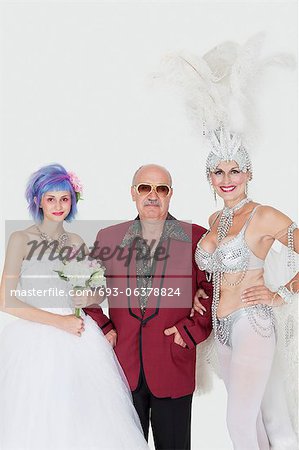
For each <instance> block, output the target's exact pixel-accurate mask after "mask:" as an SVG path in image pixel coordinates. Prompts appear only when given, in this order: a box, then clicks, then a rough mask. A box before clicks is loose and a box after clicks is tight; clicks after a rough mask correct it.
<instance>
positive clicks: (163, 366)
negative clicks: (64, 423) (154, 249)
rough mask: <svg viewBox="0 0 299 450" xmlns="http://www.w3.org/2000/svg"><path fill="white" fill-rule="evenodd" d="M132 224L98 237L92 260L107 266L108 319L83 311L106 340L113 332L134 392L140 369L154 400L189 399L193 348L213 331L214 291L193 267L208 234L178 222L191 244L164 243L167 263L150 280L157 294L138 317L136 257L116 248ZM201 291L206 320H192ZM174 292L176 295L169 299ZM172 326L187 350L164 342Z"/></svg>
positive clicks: (160, 264)
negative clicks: (198, 247)
mask: <svg viewBox="0 0 299 450" xmlns="http://www.w3.org/2000/svg"><path fill="white" fill-rule="evenodd" d="M174 220H175V219H174ZM131 223H132V222H125V223H121V224H119V225H114V226H111V227H108V228H106V229H103V230H101V231H99V233H98V235H97V240H96V246H97V248H98V252H96V253H94V254H93V256H95V257H100V259H102V261H103V263H104V265H105V266H106V277H107V287H109V288H111V289H114V294H115V295H113V294H112V295H111V296H110V297H109V316H110V319H109V318H108V317H107V316H105V315H104V313H103V311H102V309H101V308H100V307H97V308H86V309H85V312H86V313H87V314H89V315H90V316H91V317H92V318H93V319H94V320H95V321H96V322H97V324H98V325H99V326H100V327H101V329H102V330H103V332H104V333H105V334H106V333H107V332H108V331H110V330H111V329H113V328H114V329H116V331H117V344H116V346H115V353H116V355H117V357H118V360H119V362H120V364H121V366H122V368H123V370H124V372H125V375H126V377H127V379H128V382H129V384H130V388H131V390H132V391H134V390H135V389H136V388H137V386H138V380H139V374H140V369H141V365H142V366H143V370H144V374H145V378H146V381H147V384H148V387H149V389H150V391H151V392H152V394H153V395H155V396H156V397H172V398H178V397H182V396H184V395H188V394H191V393H192V392H193V391H194V388H195V362H196V344H198V343H200V342H202V341H204V340H205V339H206V338H207V337H208V336H209V334H210V332H211V330H212V324H211V311H210V310H211V300H212V287H211V285H210V283H208V282H207V281H206V277H205V273H204V272H202V271H200V270H199V269H198V268H197V265H196V263H195V261H194V251H195V247H196V243H197V242H198V240H199V239H200V237H201V236H202V234H203V233H204V232H205V231H206V230H205V229H204V228H202V227H200V226H198V225H192V228H191V225H190V224H186V223H184V222H176V223H179V224H180V225H181V227H182V228H183V229H184V231H185V232H186V234H187V235H189V237H190V242H189V243H188V242H184V241H181V240H176V239H172V238H168V240H167V241H165V242H164V243H163V247H164V248H165V250H166V254H167V255H168V257H167V258H161V260H159V261H158V262H157V266H156V271H155V275H154V280H153V288H156V291H155V294H154V292H152V294H151V295H150V296H149V298H148V301H147V308H146V311H145V315H144V317H142V315H141V311H140V306H139V298H138V296H135V295H134V289H135V288H136V287H137V283H136V261H135V260H134V252H133V251H132V247H129V246H128V247H124V248H122V249H120V247H119V245H120V244H121V242H122V241H123V238H124V236H125V235H126V232H127V231H128V229H129V227H130V225H131ZM191 234H192V236H191ZM116 248H118V250H119V252H117V251H116ZM109 251H110V254H109ZM130 251H131V253H129V252H130ZM199 287H202V288H203V289H204V290H205V291H206V293H207V294H208V296H209V298H208V299H206V300H203V299H202V303H203V304H204V305H205V306H206V309H207V313H205V315H204V316H201V315H200V314H198V313H195V316H194V317H193V318H190V317H189V315H190V309H191V307H192V302H193V297H194V294H195V292H196V290H197V289H198V288H199ZM161 288H164V289H165V291H164V293H163V295H159V294H160V292H162V289H161ZM175 289H179V291H177V292H179V293H180V295H171V294H173V290H175ZM116 294H117V295H116ZM130 294H131V295H130ZM165 294H166V295H165ZM174 325H175V326H176V327H177V329H178V331H179V332H180V334H181V336H182V338H183V339H184V341H185V342H186V344H187V348H183V347H181V346H179V345H177V344H175V343H174V335H171V336H165V334H164V330H165V329H166V328H170V327H172V326H174Z"/></svg>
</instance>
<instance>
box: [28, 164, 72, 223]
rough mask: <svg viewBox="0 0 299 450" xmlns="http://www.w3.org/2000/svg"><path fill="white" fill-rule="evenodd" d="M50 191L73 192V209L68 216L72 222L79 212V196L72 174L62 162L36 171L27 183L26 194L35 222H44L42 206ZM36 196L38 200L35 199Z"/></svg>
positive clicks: (67, 218) (68, 220)
mask: <svg viewBox="0 0 299 450" xmlns="http://www.w3.org/2000/svg"><path fill="white" fill-rule="evenodd" d="M49 191H68V192H70V194H71V204H72V205H71V210H70V212H69V214H68V216H67V217H66V219H65V220H66V221H67V222H70V221H71V220H73V219H74V217H75V215H76V213H77V197H76V193H75V191H74V188H73V186H72V184H71V181H70V176H69V175H68V173H67V171H66V170H65V168H64V167H63V166H61V165H60V164H49V165H48V166H44V167H41V168H40V169H39V170H37V171H36V172H34V173H33V174H32V175H31V177H30V178H29V181H28V183H27V187H26V192H25V196H26V199H27V202H28V209H29V212H30V214H31V216H32V217H33V219H34V221H35V222H39V223H40V222H42V220H43V218H44V214H43V210H42V208H40V206H39V205H40V202H41V199H42V196H43V195H44V194H45V193H46V192H49ZM34 198H35V199H36V201H34Z"/></svg>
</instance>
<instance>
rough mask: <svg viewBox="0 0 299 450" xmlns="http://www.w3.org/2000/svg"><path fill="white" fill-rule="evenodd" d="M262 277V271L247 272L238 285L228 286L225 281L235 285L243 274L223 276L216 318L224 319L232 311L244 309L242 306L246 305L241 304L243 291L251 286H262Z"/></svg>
mask: <svg viewBox="0 0 299 450" xmlns="http://www.w3.org/2000/svg"><path fill="white" fill-rule="evenodd" d="M263 275H264V270H263V269H253V270H247V272H246V274H245V276H244V278H243V280H242V281H241V283H240V284H238V285H236V286H229V284H227V283H226V281H225V279H226V280H227V281H228V282H229V283H235V282H236V281H237V280H239V279H240V278H241V277H242V276H243V274H242V272H238V273H233V274H229V273H226V274H224V277H225V279H223V280H222V286H221V292H220V302H219V305H218V308H217V317H219V318H221V317H225V316H227V315H228V314H230V313H232V312H233V311H236V310H238V309H240V308H244V306H246V303H243V302H242V299H241V295H242V292H243V291H244V290H245V289H248V288H250V287H253V286H262V285H263V284H264V276H263Z"/></svg>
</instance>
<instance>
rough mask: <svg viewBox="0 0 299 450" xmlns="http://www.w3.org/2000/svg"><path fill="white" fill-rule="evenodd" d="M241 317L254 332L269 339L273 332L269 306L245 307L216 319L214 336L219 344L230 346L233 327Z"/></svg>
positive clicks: (273, 319) (272, 315) (271, 314)
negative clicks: (245, 319)
mask: <svg viewBox="0 0 299 450" xmlns="http://www.w3.org/2000/svg"><path fill="white" fill-rule="evenodd" d="M243 316H247V317H248V320H249V322H250V324H251V326H252V328H253V329H254V331H255V332H256V333H258V334H259V335H260V336H262V337H264V338H269V337H270V336H272V333H273V332H274V331H275V318H274V314H273V309H272V307H271V306H268V305H252V306H247V307H245V308H240V309H238V310H237V311H233V312H232V313H231V314H228V315H227V316H225V317H221V318H218V317H217V319H216V330H215V335H216V337H217V339H218V340H219V342H220V343H221V344H223V345H228V346H229V347H231V346H232V340H231V339H232V329H233V326H234V324H235V323H236V322H237V321H238V320H239V319H240V318H241V317H243Z"/></svg>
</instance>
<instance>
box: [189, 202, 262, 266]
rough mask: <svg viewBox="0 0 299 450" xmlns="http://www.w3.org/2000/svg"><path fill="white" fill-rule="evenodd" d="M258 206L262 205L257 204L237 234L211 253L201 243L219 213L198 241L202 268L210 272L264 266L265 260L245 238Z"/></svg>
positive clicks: (199, 262)
mask: <svg viewBox="0 0 299 450" xmlns="http://www.w3.org/2000/svg"><path fill="white" fill-rule="evenodd" d="M258 206H260V205H257V206H256V207H255V208H254V209H253V210H252V212H251V214H250V216H249V218H248V219H247V221H246V222H245V224H244V226H243V227H242V229H241V231H240V232H239V233H238V234H237V235H236V236H234V237H233V238H232V239H230V240H228V241H224V242H222V243H220V244H219V245H218V247H217V248H216V249H215V250H214V252H213V253H209V252H207V251H206V250H204V249H203V248H202V247H201V245H200V243H201V241H202V239H203V238H204V237H205V236H206V235H207V234H208V233H209V232H210V230H211V228H212V226H213V225H214V223H215V222H216V220H217V218H218V217H219V215H220V213H219V214H218V215H217V217H216V218H215V220H214V222H213V224H212V225H211V228H210V230H208V231H206V233H204V234H203V235H202V237H201V238H200V240H199V241H198V243H197V247H196V250H195V261H196V263H197V265H198V267H199V269H200V270H205V271H207V272H209V273H215V272H221V273H236V272H242V271H246V270H253V269H262V268H263V267H264V260H263V259H261V258H258V257H257V256H256V255H255V254H254V253H253V252H252V251H251V250H250V248H249V247H248V245H247V242H246V240H245V231H246V229H247V227H248V224H249V222H250V221H251V219H252V217H253V215H254V213H255V211H256V209H257V208H258Z"/></svg>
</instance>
